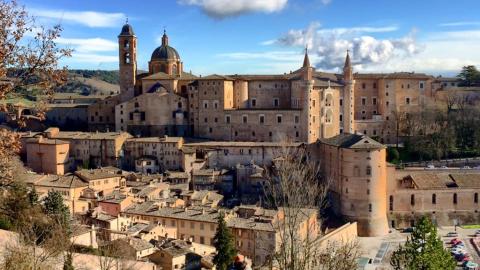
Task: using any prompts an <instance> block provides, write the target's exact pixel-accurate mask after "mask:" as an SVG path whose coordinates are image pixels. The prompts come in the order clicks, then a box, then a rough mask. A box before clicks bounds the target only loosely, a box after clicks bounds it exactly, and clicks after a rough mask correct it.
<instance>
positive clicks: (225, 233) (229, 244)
mask: <svg viewBox="0 0 480 270" xmlns="http://www.w3.org/2000/svg"><path fill="white" fill-rule="evenodd" d="M213 246H214V247H215V248H216V249H217V254H215V257H214V258H213V263H214V264H215V265H216V267H217V269H218V270H227V269H228V267H229V266H230V265H231V264H232V263H233V259H234V257H235V255H236V254H237V251H236V249H235V242H234V238H233V235H232V233H231V232H230V229H229V228H228V227H227V223H226V222H225V216H224V214H223V213H220V214H219V216H218V226H217V231H216V232H215V237H214V238H213Z"/></svg>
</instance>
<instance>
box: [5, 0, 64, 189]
mask: <svg viewBox="0 0 480 270" xmlns="http://www.w3.org/2000/svg"><path fill="white" fill-rule="evenodd" d="M0 14H2V16H0V111H3V112H6V113H7V114H9V115H11V116H12V119H13V120H14V121H15V122H16V124H17V125H18V126H20V127H22V126H24V125H25V118H24V117H23V116H21V115H18V114H16V108H15V104H10V105H8V104H9V103H8V102H5V101H6V100H7V99H13V98H14V99H15V100H22V99H23V98H25V97H26V96H27V95H28V94H29V92H30V91H33V90H35V91H37V92H40V93H41V94H44V95H47V96H50V95H52V94H53V89H55V88H56V87H58V86H59V85H61V84H63V83H64V82H65V80H66V74H67V70H66V68H63V69H60V68H59V67H58V63H59V60H60V59H62V58H64V57H68V56H70V55H71V52H72V51H71V50H70V49H65V48H59V47H57V45H56V43H55V40H56V39H57V38H58V37H60V34H61V32H62V28H61V27H60V26H59V25H56V26H54V27H52V28H46V27H44V26H42V25H38V24H36V23H35V18H34V17H32V16H30V15H29V14H28V13H27V11H26V10H25V8H24V7H22V6H19V5H18V4H17V2H16V1H15V0H0ZM34 111H35V112H37V115H36V116H37V117H38V118H39V119H44V118H45V104H44V103H43V102H37V103H36V107H35V108H34ZM19 149H20V144H19V136H18V134H16V133H14V132H11V131H7V130H4V129H2V130H0V185H5V184H6V185H7V186H8V184H10V183H11V182H12V181H13V176H12V175H11V171H12V170H13V169H14V167H13V168H12V166H11V161H12V159H14V158H15V156H16V153H18V151H19Z"/></svg>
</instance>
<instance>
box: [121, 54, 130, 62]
mask: <svg viewBox="0 0 480 270" xmlns="http://www.w3.org/2000/svg"><path fill="white" fill-rule="evenodd" d="M123 60H124V63H125V64H130V53H128V52H127V53H125V56H124V58H123Z"/></svg>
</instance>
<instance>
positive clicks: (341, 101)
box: [340, 98, 343, 106]
mask: <svg viewBox="0 0 480 270" xmlns="http://www.w3.org/2000/svg"><path fill="white" fill-rule="evenodd" d="M340 106H343V99H342V98H341V99H340Z"/></svg>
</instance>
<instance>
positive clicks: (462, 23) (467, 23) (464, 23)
mask: <svg viewBox="0 0 480 270" xmlns="http://www.w3.org/2000/svg"><path fill="white" fill-rule="evenodd" d="M478 25H480V22H478V21H459V22H449V23H441V24H439V26H445V27H455V26H478Z"/></svg>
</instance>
